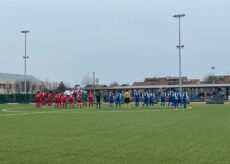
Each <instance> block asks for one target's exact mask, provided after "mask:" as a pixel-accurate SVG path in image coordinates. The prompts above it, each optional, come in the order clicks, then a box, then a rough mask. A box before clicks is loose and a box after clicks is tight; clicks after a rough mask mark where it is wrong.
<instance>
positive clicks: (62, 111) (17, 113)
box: [0, 107, 192, 116]
mask: <svg viewBox="0 0 230 164" xmlns="http://www.w3.org/2000/svg"><path fill="white" fill-rule="evenodd" d="M25 108H26V109H33V107H19V108H8V109H2V111H3V112H7V113H8V112H9V113H14V114H5V115H0V116H16V115H27V114H44V113H66V112H71V113H75V114H77V113H134V112H160V111H174V110H166V109H139V110H129V109H124V110H117V111H114V110H112V111H109V110H101V111H100V110H96V111H92V110H84V109H74V110H73V109H61V110H56V111H31V112H28V111H9V110H15V109H16V110H18V109H25ZM188 109H192V107H188ZM51 110H52V109H51ZM178 110H180V111H185V110H184V109H178ZM25 112H26V113H25Z"/></svg>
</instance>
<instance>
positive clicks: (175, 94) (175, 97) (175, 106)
mask: <svg viewBox="0 0 230 164" xmlns="http://www.w3.org/2000/svg"><path fill="white" fill-rule="evenodd" d="M173 106H174V109H177V106H178V97H177V93H176V92H174V94H173Z"/></svg>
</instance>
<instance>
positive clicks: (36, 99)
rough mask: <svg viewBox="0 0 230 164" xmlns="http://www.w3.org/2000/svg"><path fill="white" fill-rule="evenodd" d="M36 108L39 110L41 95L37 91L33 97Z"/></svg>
mask: <svg viewBox="0 0 230 164" xmlns="http://www.w3.org/2000/svg"><path fill="white" fill-rule="evenodd" d="M35 103H36V106H35V107H36V108H41V94H40V92H39V91H38V92H37V94H36V97H35Z"/></svg>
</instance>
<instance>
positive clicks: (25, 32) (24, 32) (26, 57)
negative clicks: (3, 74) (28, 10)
mask: <svg viewBox="0 0 230 164" xmlns="http://www.w3.org/2000/svg"><path fill="white" fill-rule="evenodd" d="M29 32H30V31H27V30H24V31H21V33H23V34H25V56H23V58H24V60H25V66H24V94H26V93H27V90H26V59H28V58H29V56H27V54H26V34H27V33H29Z"/></svg>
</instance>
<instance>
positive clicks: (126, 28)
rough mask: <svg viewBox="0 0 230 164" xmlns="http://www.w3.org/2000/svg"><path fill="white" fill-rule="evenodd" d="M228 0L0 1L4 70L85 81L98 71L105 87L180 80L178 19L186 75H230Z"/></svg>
mask: <svg viewBox="0 0 230 164" xmlns="http://www.w3.org/2000/svg"><path fill="white" fill-rule="evenodd" d="M229 7H230V1H229V0H141V1H140V0H20V1H19V0H4V1H1V2H0V20H1V35H0V36H1V37H0V54H1V66H0V68H1V69H0V72H7V73H21V74H23V70H24V68H23V66H24V65H23V59H22V56H23V55H24V40H23V39H24V36H23V35H22V34H21V33H20V32H19V31H21V30H25V29H26V30H30V31H31V33H29V35H28V55H29V56H30V58H29V63H28V74H32V75H35V76H37V77H39V78H40V79H42V80H45V79H49V80H50V81H61V80H63V81H67V82H70V83H71V84H74V83H76V82H77V83H80V82H81V79H82V77H83V76H84V75H85V74H87V73H91V72H93V71H95V72H96V76H97V77H99V78H100V83H110V82H112V81H118V82H119V83H132V82H133V81H141V80H143V77H151V76H166V75H169V76H178V50H177V49H176V45H177V44H178V20H177V19H174V18H173V17H172V16H173V15H174V14H178V13H185V14H186V17H185V18H183V19H182V43H183V44H184V45H185V48H184V49H183V51H182V61H183V65H182V68H183V71H182V74H183V75H186V76H188V77H190V78H202V77H204V76H205V75H207V74H209V73H211V66H212V65H215V66H216V68H217V69H216V73H217V74H229V71H230V64H229V60H230V56H229V55H230V44H229V43H230V32H229V30H230V21H229V18H230V10H229Z"/></svg>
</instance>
